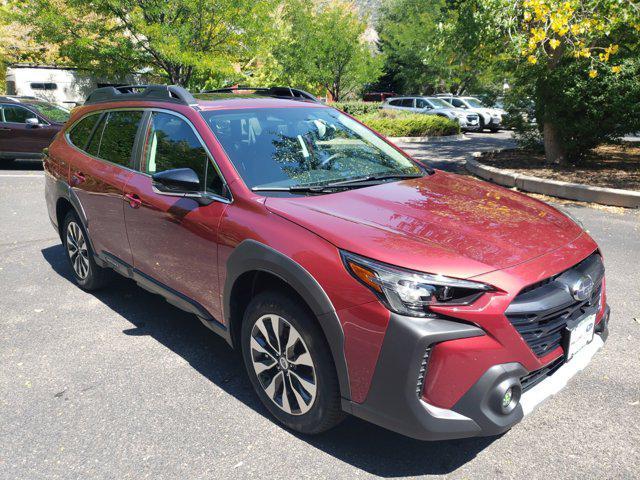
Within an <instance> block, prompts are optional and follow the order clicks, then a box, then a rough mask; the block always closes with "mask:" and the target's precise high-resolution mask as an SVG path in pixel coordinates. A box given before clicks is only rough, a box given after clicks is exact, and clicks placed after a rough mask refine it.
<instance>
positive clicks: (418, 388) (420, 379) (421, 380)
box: [416, 345, 433, 398]
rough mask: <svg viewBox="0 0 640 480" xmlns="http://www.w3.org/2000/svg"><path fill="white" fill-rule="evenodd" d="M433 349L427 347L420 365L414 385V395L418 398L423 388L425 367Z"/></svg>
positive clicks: (425, 374) (425, 373)
mask: <svg viewBox="0 0 640 480" xmlns="http://www.w3.org/2000/svg"><path fill="white" fill-rule="evenodd" d="M432 348H433V347H432V346H431V345H429V346H428V347H427V349H426V350H425V352H424V355H423V357H422V362H421V363H420V373H419V374H418V383H417V385H416V394H417V395H418V398H420V397H421V396H422V389H423V388H424V380H425V378H426V376H427V366H428V364H429V357H430V356H431V349H432Z"/></svg>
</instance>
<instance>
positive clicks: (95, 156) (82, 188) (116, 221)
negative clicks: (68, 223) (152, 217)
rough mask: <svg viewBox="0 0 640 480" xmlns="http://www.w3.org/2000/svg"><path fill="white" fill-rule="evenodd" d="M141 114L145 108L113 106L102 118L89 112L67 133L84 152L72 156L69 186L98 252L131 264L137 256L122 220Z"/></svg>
mask: <svg viewBox="0 0 640 480" xmlns="http://www.w3.org/2000/svg"><path fill="white" fill-rule="evenodd" d="M142 116H143V111H142V110H131V111H123V110H114V111H111V112H105V113H104V114H103V115H102V117H101V118H99V117H98V118H99V119H98V118H97V117H96V116H95V115H90V116H88V117H86V118H85V119H83V120H81V121H80V122H79V123H78V124H76V125H75V126H74V128H73V129H72V130H71V132H70V134H69V139H70V140H71V142H72V143H73V142H74V139H77V140H76V142H77V143H74V145H75V146H76V148H79V149H81V150H82V152H80V151H77V153H74V154H72V156H73V158H71V161H70V162H69V163H70V164H71V170H70V179H69V184H70V185H71V188H72V189H73V192H74V193H75V194H76V196H77V197H78V200H79V202H80V205H81V206H82V210H83V213H84V215H85V217H86V219H87V228H88V230H89V237H90V238H91V241H92V244H93V247H94V249H95V251H96V253H98V254H99V255H105V254H108V255H112V256H115V257H117V258H118V259H119V260H121V261H123V262H125V263H127V264H129V265H131V264H132V263H133V257H132V256H131V249H130V247H129V241H128V240H127V232H126V228H125V223H124V207H125V198H124V186H125V185H126V183H127V182H128V181H129V179H130V178H131V177H132V176H133V169H132V167H133V161H132V158H133V151H134V145H135V144H136V135H137V132H138V128H139V126H140V124H141V121H142ZM96 120H98V121H97V124H96V125H93V122H95V121H96ZM84 122H86V124H85V123H84ZM85 130H90V131H91V138H90V139H89V140H88V141H87V142H86V146H83V144H84V142H83V140H82V139H83V138H84V136H83V135H84V133H86V132H85Z"/></svg>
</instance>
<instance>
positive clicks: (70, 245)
mask: <svg viewBox="0 0 640 480" xmlns="http://www.w3.org/2000/svg"><path fill="white" fill-rule="evenodd" d="M62 225H63V227H62V232H63V237H62V242H63V244H64V247H65V252H66V255H67V260H68V261H69V265H70V266H71V270H72V271H73V277H74V279H75V281H76V283H77V284H78V285H79V286H80V287H81V288H83V289H84V290H96V289H98V288H100V287H103V286H104V285H105V284H106V283H107V281H108V280H109V278H110V275H109V274H110V272H109V271H107V269H105V268H101V267H99V266H98V265H97V264H96V262H95V260H94V259H93V252H92V251H91V245H90V244H89V241H88V238H89V237H88V236H87V233H86V231H85V229H84V227H83V226H82V223H81V222H80V219H79V218H78V215H77V214H76V213H75V212H74V211H70V212H69V213H67V215H66V216H65V218H64V222H63V224H62Z"/></svg>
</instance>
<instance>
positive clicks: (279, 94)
mask: <svg viewBox="0 0 640 480" xmlns="http://www.w3.org/2000/svg"><path fill="white" fill-rule="evenodd" d="M245 90H246V91H250V92H253V93H255V94H256V95H264V96H266V97H276V98H291V99H293V100H307V101H311V102H316V103H320V100H318V99H317V98H316V97H315V96H314V95H312V94H310V93H309V92H305V91H304V90H300V89H299V88H292V87H249V86H242V85H236V86H232V87H224V88H217V89H215V90H204V91H202V92H200V93H237V92H242V91H245Z"/></svg>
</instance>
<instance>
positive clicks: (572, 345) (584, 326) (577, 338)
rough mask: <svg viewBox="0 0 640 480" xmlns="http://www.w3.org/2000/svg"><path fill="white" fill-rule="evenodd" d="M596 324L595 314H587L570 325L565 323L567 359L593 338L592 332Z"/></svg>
mask: <svg viewBox="0 0 640 480" xmlns="http://www.w3.org/2000/svg"><path fill="white" fill-rule="evenodd" d="M595 326H596V314H595V313H593V314H591V315H587V316H586V317H584V318H582V319H580V320H578V321H577V322H576V323H575V324H573V325H572V326H569V325H567V333H568V337H569V340H568V342H567V360H571V358H572V357H573V356H574V355H575V354H576V353H577V352H578V351H580V349H582V348H583V347H584V346H585V345H588V344H589V343H591V340H593V333H594V331H595Z"/></svg>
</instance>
